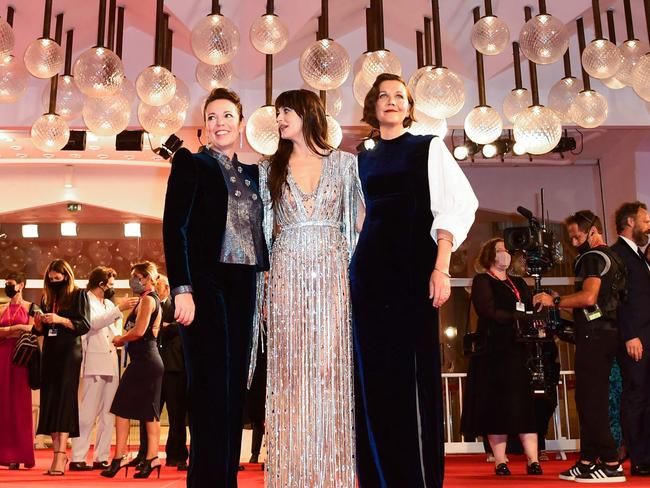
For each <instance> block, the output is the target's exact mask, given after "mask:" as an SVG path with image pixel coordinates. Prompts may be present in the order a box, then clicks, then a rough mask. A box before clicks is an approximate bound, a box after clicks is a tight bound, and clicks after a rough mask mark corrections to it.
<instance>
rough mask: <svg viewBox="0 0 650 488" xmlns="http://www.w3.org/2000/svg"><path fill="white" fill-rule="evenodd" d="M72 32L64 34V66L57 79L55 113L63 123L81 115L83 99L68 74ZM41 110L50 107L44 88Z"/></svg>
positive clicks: (48, 91) (48, 96) (70, 65)
mask: <svg viewBox="0 0 650 488" xmlns="http://www.w3.org/2000/svg"><path fill="white" fill-rule="evenodd" d="M73 39H74V30H73V29H70V30H69V31H68V32H67V33H66V45H65V64H64V69H63V76H59V77H58V78H57V80H58V81H57V83H58V85H57V89H56V106H55V112H56V113H57V114H59V115H60V116H61V118H62V119H63V120H65V121H70V120H74V119H76V118H77V117H79V115H81V110H82V109H83V104H84V97H83V95H82V94H81V92H80V91H79V88H77V85H76V84H75V81H74V77H73V76H72V75H71V74H70V73H71V67H72V43H73ZM42 102H43V108H44V109H45V110H47V109H48V107H49V105H50V90H49V88H48V87H45V89H44V90H43V95H42Z"/></svg>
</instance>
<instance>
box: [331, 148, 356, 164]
mask: <svg viewBox="0 0 650 488" xmlns="http://www.w3.org/2000/svg"><path fill="white" fill-rule="evenodd" d="M329 159H330V160H331V161H335V162H336V163H339V167H340V168H341V169H348V168H349V167H350V166H352V165H353V164H357V157H356V156H355V155H354V154H352V153H350V152H347V151H339V150H338V149H334V150H333V151H332V152H331V153H330V155H329Z"/></svg>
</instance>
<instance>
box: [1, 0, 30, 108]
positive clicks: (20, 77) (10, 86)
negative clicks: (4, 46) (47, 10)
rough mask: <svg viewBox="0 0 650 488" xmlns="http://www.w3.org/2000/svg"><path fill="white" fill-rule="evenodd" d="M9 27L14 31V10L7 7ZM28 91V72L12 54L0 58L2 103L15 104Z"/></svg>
mask: <svg viewBox="0 0 650 488" xmlns="http://www.w3.org/2000/svg"><path fill="white" fill-rule="evenodd" d="M6 23H7V25H8V26H9V28H10V29H12V35H13V23H14V8H13V7H11V6H9V7H7V21H6ZM26 89H27V70H26V69H25V65H24V64H23V63H21V62H20V60H19V59H18V58H16V57H15V56H14V55H13V54H11V52H8V53H6V54H4V55H2V56H0V103H13V102H15V101H17V100H18V99H19V98H20V97H22V96H23V94H24V93H25V90H26Z"/></svg>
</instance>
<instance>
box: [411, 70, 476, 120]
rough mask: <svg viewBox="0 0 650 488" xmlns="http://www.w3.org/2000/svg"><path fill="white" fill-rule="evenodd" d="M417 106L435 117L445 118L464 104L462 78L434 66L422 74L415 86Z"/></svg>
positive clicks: (458, 110) (452, 114) (453, 113)
mask: <svg viewBox="0 0 650 488" xmlns="http://www.w3.org/2000/svg"><path fill="white" fill-rule="evenodd" d="M415 96H416V98H417V101H418V102H417V103H418V108H419V109H420V110H422V111H423V112H424V113H426V114H427V115H429V116H431V117H435V118H437V119H447V118H449V117H452V116H454V115H456V114H457V113H458V112H460V109H461V108H463V105H464V104H465V87H464V86H463V80H461V79H460V77H459V76H458V75H457V74H456V73H454V72H453V71H451V70H449V69H447V68H434V69H432V70H431V71H427V72H426V73H424V74H423V75H422V77H421V78H420V81H418V84H417V85H416V87H415Z"/></svg>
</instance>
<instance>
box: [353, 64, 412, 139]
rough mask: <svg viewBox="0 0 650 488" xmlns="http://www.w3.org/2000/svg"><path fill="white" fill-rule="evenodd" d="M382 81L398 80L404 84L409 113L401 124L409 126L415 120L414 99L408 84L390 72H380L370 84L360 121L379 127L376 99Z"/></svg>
mask: <svg viewBox="0 0 650 488" xmlns="http://www.w3.org/2000/svg"><path fill="white" fill-rule="evenodd" d="M384 81H399V82H400V83H401V84H402V85H404V88H406V98H407V99H408V102H409V113H408V115H407V116H406V118H405V119H404V122H403V125H404V127H411V124H412V123H413V122H415V115H414V112H415V100H413V95H412V94H411V90H409V86H408V85H407V84H406V82H405V81H404V80H403V79H402V77H401V76H398V75H394V74H392V73H382V74H380V75H379V76H378V77H377V79H375V82H374V83H373V84H372V87H371V88H370V90H369V91H368V93H367V94H366V98H365V99H364V101H363V117H362V118H361V122H365V123H366V124H368V125H370V126H371V127H374V128H375V129H379V121H378V120H377V100H378V99H379V85H381V84H382V83H383V82H384Z"/></svg>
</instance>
